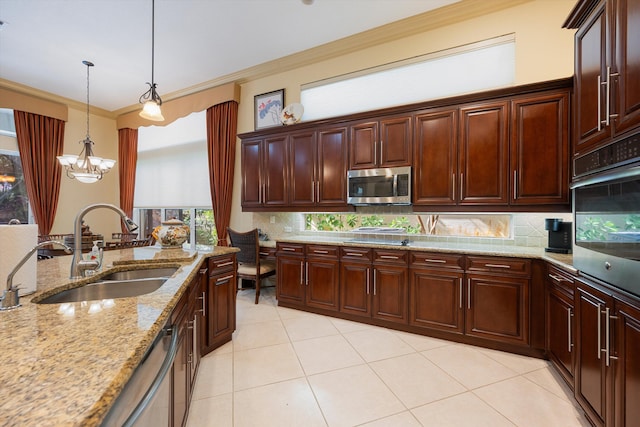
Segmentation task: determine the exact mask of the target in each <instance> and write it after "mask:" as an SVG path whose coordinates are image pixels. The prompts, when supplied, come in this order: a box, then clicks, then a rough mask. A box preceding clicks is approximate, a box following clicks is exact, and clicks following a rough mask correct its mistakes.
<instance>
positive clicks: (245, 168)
mask: <svg viewBox="0 0 640 427" xmlns="http://www.w3.org/2000/svg"><path fill="white" fill-rule="evenodd" d="M240 149H241V151H240V156H241V168H240V175H241V177H242V188H241V190H240V192H241V198H242V209H243V210H245V209H246V210H251V209H256V208H260V207H262V200H263V195H262V189H263V183H262V169H263V166H262V161H263V157H264V156H263V154H262V153H263V151H264V144H263V142H262V139H251V140H245V141H242V145H241V147H240Z"/></svg>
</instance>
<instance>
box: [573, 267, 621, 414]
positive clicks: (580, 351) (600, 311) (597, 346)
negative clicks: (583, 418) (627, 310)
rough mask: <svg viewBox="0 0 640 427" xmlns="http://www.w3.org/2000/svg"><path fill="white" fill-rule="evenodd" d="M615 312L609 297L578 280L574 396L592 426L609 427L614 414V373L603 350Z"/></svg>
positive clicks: (611, 299) (607, 340)
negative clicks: (612, 314) (610, 318)
mask: <svg viewBox="0 0 640 427" xmlns="http://www.w3.org/2000/svg"><path fill="white" fill-rule="evenodd" d="M612 309H613V298H612V296H611V295H610V294H608V293H605V292H603V291H602V290H600V289H597V288H595V287H593V286H591V285H590V284H588V283H587V282H586V281H584V280H582V279H578V280H577V281H576V347H577V348H576V350H577V360H576V373H575V397H576V400H577V401H578V403H579V404H580V406H582V408H583V409H584V411H585V412H586V414H587V416H588V417H589V419H590V420H591V422H592V423H594V424H595V425H598V426H604V425H611V424H610V423H609V424H607V422H606V421H607V418H608V417H609V416H610V414H609V413H610V412H611V402H610V399H611V397H612V392H611V386H612V381H611V370H610V369H608V367H607V363H608V361H607V357H606V354H604V351H603V350H604V349H605V348H609V346H610V345H611V342H610V335H609V334H610V331H609V329H608V328H607V327H608V326H609V325H607V323H608V322H607V321H606V320H605V316H607V315H608V314H609V313H610V311H611V310H612Z"/></svg>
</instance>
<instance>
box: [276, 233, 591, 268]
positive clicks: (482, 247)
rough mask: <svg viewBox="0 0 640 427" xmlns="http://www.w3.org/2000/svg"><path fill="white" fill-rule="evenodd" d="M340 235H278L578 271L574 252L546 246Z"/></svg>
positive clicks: (304, 240) (297, 240)
mask: <svg viewBox="0 0 640 427" xmlns="http://www.w3.org/2000/svg"><path fill="white" fill-rule="evenodd" d="M353 240H354V239H353V238H340V237H328V236H319V235H313V236H305V235H300V236H292V237H288V238H281V239H278V241H279V242H285V243H311V244H314V243H315V244H323V245H339V246H359V247H362V246H366V247H372V248H379V249H397V250H409V251H429V252H445V253H464V254H468V255H489V256H506V257H516V258H538V259H542V260H544V261H548V262H550V263H552V264H554V265H556V266H558V267H560V268H562V269H564V270H567V271H569V272H571V273H573V274H577V273H578V271H577V270H576V268H575V267H574V266H573V255H572V254H557V253H552V252H545V250H544V249H543V248H534V247H530V246H510V245H502V246H501V245H490V244H475V243H449V242H435V241H411V242H410V243H409V245H408V246H401V245H399V244H397V242H396V243H395V244H394V243H393V241H391V240H386V241H385V240H383V239H365V238H363V239H362V240H360V239H358V241H353Z"/></svg>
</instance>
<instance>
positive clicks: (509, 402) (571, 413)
mask: <svg viewBox="0 0 640 427" xmlns="http://www.w3.org/2000/svg"><path fill="white" fill-rule="evenodd" d="M474 393H475V394H476V395H477V396H478V397H480V398H481V399H482V400H484V401H485V402H487V404H489V405H491V406H492V407H493V408H494V409H496V410H497V411H499V412H500V413H501V414H503V415H504V416H505V417H507V418H509V419H510V420H511V421H513V423H514V424H516V425H517V426H519V427H539V426H562V427H583V426H585V427H586V426H590V424H589V423H588V422H587V421H586V419H585V418H584V416H583V415H582V413H581V412H580V411H578V410H577V409H576V408H575V407H574V406H573V405H572V404H571V403H569V402H567V401H566V400H564V399H562V398H559V397H558V396H556V395H554V394H553V393H551V392H549V391H547V390H545V389H544V388H542V387H540V386H539V385H537V384H535V383H533V382H531V381H529V380H527V379H526V378H523V377H516V378H511V379H508V380H505V381H501V382H499V383H495V384H491V385H488V386H486V387H482V388H479V389H477V390H474ZM525 396H526V398H524V397H525Z"/></svg>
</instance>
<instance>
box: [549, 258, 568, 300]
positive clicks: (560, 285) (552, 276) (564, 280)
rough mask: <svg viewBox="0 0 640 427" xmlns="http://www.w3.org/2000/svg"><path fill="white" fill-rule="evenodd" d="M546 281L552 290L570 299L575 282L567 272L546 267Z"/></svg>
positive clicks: (550, 266) (551, 266)
mask: <svg viewBox="0 0 640 427" xmlns="http://www.w3.org/2000/svg"><path fill="white" fill-rule="evenodd" d="M547 281H548V282H549V283H550V286H551V287H552V288H553V289H556V290H558V291H560V292H562V293H564V294H566V295H567V296H569V297H570V298H571V299H573V292H574V290H575V282H574V278H573V276H572V275H571V274H570V273H568V272H567V271H564V270H561V269H559V268H557V267H554V266H553V265H548V267H547Z"/></svg>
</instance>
